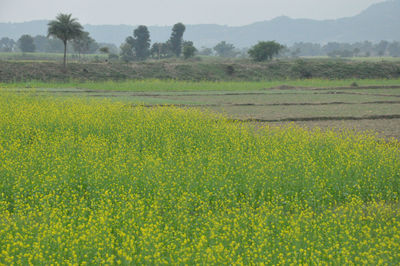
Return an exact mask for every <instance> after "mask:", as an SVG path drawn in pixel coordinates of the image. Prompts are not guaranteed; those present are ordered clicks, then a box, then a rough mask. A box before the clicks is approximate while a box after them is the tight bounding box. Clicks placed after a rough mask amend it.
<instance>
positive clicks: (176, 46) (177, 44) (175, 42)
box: [169, 23, 186, 57]
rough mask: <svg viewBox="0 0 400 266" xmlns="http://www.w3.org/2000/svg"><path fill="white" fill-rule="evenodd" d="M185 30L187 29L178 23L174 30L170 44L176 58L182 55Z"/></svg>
mask: <svg viewBox="0 0 400 266" xmlns="http://www.w3.org/2000/svg"><path fill="white" fill-rule="evenodd" d="M185 29H186V27H185V25H183V24H182V23H176V24H175V25H174V27H173V28H172V33H171V37H170V38H169V43H170V45H171V50H172V52H173V53H174V54H175V55H176V57H179V56H180V55H181V53H182V41H183V33H184V32H185Z"/></svg>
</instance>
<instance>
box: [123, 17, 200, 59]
mask: <svg viewBox="0 0 400 266" xmlns="http://www.w3.org/2000/svg"><path fill="white" fill-rule="evenodd" d="M185 29H186V27H185V25H183V24H182V23H177V24H175V25H174V26H173V28H172V32H171V37H170V38H169V39H168V40H167V41H166V42H164V43H161V42H156V43H153V45H152V46H150V43H151V40H150V33H149V30H148V29H147V27H146V26H144V25H141V26H139V27H137V28H136V29H135V30H134V31H133V37H132V36H129V37H127V38H126V40H125V42H124V43H123V44H122V45H121V47H120V50H121V51H120V56H121V59H122V60H124V61H126V62H129V61H143V60H146V59H148V58H149V57H151V58H153V59H162V58H169V57H180V56H181V55H182V54H183V56H184V58H185V59H188V58H191V57H193V56H194V55H195V53H196V52H197V49H196V48H195V47H194V45H193V42H191V41H184V40H183V34H184V32H185Z"/></svg>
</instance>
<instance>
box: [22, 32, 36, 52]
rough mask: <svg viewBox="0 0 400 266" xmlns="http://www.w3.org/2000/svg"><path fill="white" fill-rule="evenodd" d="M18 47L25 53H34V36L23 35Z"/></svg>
mask: <svg viewBox="0 0 400 266" xmlns="http://www.w3.org/2000/svg"><path fill="white" fill-rule="evenodd" d="M18 47H19V49H21V51H22V52H23V53H27V52H34V51H35V44H34V43H33V38H32V36H30V35H28V34H25V35H22V36H21V38H19V40H18Z"/></svg>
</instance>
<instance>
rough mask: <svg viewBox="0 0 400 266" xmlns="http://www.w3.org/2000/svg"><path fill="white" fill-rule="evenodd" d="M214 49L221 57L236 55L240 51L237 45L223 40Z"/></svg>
mask: <svg viewBox="0 0 400 266" xmlns="http://www.w3.org/2000/svg"><path fill="white" fill-rule="evenodd" d="M214 51H215V52H216V53H217V55H218V56H221V57H225V58H227V57H236V56H237V54H238V52H237V51H235V46H234V45H233V44H231V43H227V42H225V41H222V42H220V43H218V44H217V45H216V46H215V47H214Z"/></svg>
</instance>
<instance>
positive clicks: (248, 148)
mask: <svg viewBox="0 0 400 266" xmlns="http://www.w3.org/2000/svg"><path fill="white" fill-rule="evenodd" d="M399 96H400V81H399V80H397V79H392V80H332V81H331V80H320V79H314V80H287V81H280V82H278V81H274V82H271V81H259V82H233V81H230V82H210V81H203V82H189V81H176V80H175V81H173V80H165V81H162V80H154V79H151V80H142V81H124V82H115V81H107V82H77V81H69V82H66V83H59V82H58V83H57V82H47V83H44V82H35V81H34V82H23V83H2V84H0V129H1V132H2V134H1V135H0V161H1V162H2V163H1V164H0V250H1V251H0V264H5V265H9V264H23V265H25V264H33V265H36V264H40V265H44V264H46V265H47V264H82V265H84V264H123V265H128V264H273V265H275V264H330V263H333V264H373V265H375V264H389V265H395V264H399V263H400V255H399V254H400V252H399V250H400V244H399V243H400V218H399V217H400V216H399V213H400V204H399V192H400V186H399V184H400V142H399V139H400V134H399V132H400V98H399ZM173 105H175V106H173Z"/></svg>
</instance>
